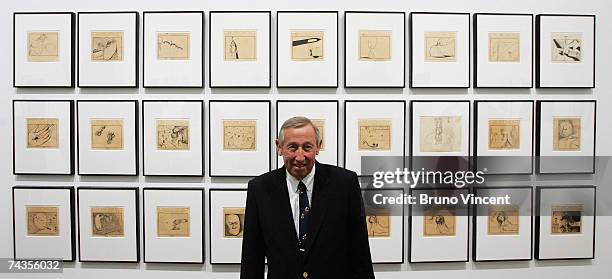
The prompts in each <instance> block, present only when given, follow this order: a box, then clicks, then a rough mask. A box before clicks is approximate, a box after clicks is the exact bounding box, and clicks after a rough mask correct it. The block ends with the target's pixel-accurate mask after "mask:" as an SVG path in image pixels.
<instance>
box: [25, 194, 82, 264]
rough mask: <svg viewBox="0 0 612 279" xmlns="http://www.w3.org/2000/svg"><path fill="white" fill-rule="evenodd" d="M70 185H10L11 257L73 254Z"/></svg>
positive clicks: (71, 257) (66, 258)
mask: <svg viewBox="0 0 612 279" xmlns="http://www.w3.org/2000/svg"><path fill="white" fill-rule="evenodd" d="M75 236H76V230H75V225H74V187H46V186H36V187H34V186H32V187H26V186H14V187H13V247H14V250H13V258H14V259H15V260H18V259H62V260H63V261H65V262H73V261H74V260H75V257H76V243H75V239H76V237H75Z"/></svg>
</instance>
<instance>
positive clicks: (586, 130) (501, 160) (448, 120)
mask: <svg viewBox="0 0 612 279" xmlns="http://www.w3.org/2000/svg"><path fill="white" fill-rule="evenodd" d="M339 104H340V103H339V101H337V100H322V101H297V100H291V101H289V100H287V101H281V100H279V101H277V102H276V108H275V111H276V120H275V122H276V127H277V129H278V128H279V127H281V126H282V123H283V122H284V121H285V120H286V119H289V118H290V117H293V116H296V115H303V116H306V117H308V118H310V119H312V120H313V123H314V124H315V126H317V128H318V129H319V130H320V131H321V134H322V139H323V145H322V147H321V150H320V152H319V154H318V156H317V159H318V160H319V161H320V162H322V163H328V164H332V165H339V154H340V153H339V149H340V148H341V147H340V140H339V133H340V132H339V131H340V128H339V127H340V118H339ZM204 105H205V103H204V101H202V100H163V101H160V100H144V101H142V104H141V110H142V119H139V113H138V112H139V108H140V106H139V101H135V100H134V101H108V100H99V101H94V100H79V101H76V111H77V112H76V114H77V116H76V118H77V120H76V121H75V120H74V118H75V117H74V114H75V112H74V111H75V105H74V101H71V100H49V101H45V100H14V101H13V129H14V130H13V153H14V161H13V173H14V174H17V175H19V174H63V175H72V174H74V169H75V160H74V157H75V156H74V155H73V150H74V149H75V148H74V141H75V135H76V142H77V148H76V150H77V157H78V159H77V161H78V174H79V175H138V173H139V156H138V154H139V150H140V148H139V135H140V133H141V131H140V129H139V126H140V125H142V146H143V147H142V154H143V162H144V163H143V170H144V175H145V176H203V175H204V171H203V169H204V141H205V140H204V135H205V126H204ZM534 106H535V109H534ZM471 107H472V103H471V102H470V101H424V100H419V101H411V102H410V109H409V112H410V114H409V117H407V115H406V101H404V100H386V101H365V100H362V101H354V100H349V101H345V102H344V125H343V128H344V146H343V147H342V148H344V152H343V153H344V165H343V166H344V167H345V168H347V169H350V170H353V171H355V172H357V174H358V175H360V176H370V175H372V170H368V169H365V168H364V166H365V165H364V160H367V158H372V157H381V158H382V160H387V161H388V160H391V161H393V163H391V165H389V164H387V168H388V169H391V170H394V169H395V168H411V169H416V170H418V169H421V165H420V163H419V161H418V159H421V158H440V157H448V158H462V159H465V160H464V162H465V164H460V167H458V168H459V169H465V170H467V169H469V168H470V166H469V160H468V159H467V158H469V156H471V155H472V154H473V155H474V157H475V160H474V164H473V167H474V170H483V169H486V170H487V172H486V173H487V174H532V173H533V155H534V146H535V156H536V159H537V160H536V162H537V165H538V166H537V173H539V174H550V173H594V172H595V138H596V101H595V100H581V101H579V100H571V101H569V100H546V101H536V102H534V101H531V100H524V101H521V100H513V101H508V100H505V101H504V100H489V101H482V100H480V101H474V112H473V113H474V115H475V116H474V117H472V109H471ZM534 110H535V114H536V116H535V117H534ZM271 113H272V106H271V101H269V100H244V101H238V100H233V101H223V100H211V101H209V102H208V127H207V129H208V148H209V151H208V152H209V162H208V168H209V175H210V176H211V177H253V176H257V175H260V174H262V173H265V172H268V171H270V170H271V168H272V165H273V164H272V158H273V156H272V149H271V148H272V146H273V145H274V144H273V140H272V129H271V118H272V116H271ZM471 120H473V121H471ZM75 123H76V133H75V132H74V130H75ZM139 123H142V124H139ZM407 125H409V136H410V141H409V146H410V148H409V151H408V153H406V142H408V141H407V140H406V135H407V133H406V126H407ZM472 129H473V131H474V134H473V136H472V132H471V130H472ZM534 134H535V140H534ZM471 138H473V139H471ZM471 142H472V143H473V144H470V143H471ZM471 149H473V151H472V150H471ZM404 156H408V158H409V159H410V160H405V158H404ZM391 158H396V159H397V158H400V160H394V159H391ZM282 164H283V161H282V158H281V157H278V158H277V166H279V167H280V166H282ZM423 167H425V168H426V169H429V168H430V167H427V166H423Z"/></svg>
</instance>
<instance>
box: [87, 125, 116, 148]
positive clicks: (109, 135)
mask: <svg viewBox="0 0 612 279" xmlns="http://www.w3.org/2000/svg"><path fill="white" fill-rule="evenodd" d="M91 132H92V133H91V148H92V149H100V150H110V149H123V120H122V119H92V120H91Z"/></svg>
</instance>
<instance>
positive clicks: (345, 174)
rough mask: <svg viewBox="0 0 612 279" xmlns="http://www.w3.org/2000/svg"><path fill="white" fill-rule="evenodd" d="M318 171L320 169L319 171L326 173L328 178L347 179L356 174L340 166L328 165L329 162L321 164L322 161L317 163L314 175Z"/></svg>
mask: <svg viewBox="0 0 612 279" xmlns="http://www.w3.org/2000/svg"><path fill="white" fill-rule="evenodd" d="M319 171H321V173H324V174H326V175H327V176H329V177H330V178H335V179H348V178H352V177H355V176H357V174H356V173H355V172H354V171H351V170H347V169H345V168H341V167H338V166H335V165H329V164H323V163H318V164H317V169H316V170H315V175H316V172H319Z"/></svg>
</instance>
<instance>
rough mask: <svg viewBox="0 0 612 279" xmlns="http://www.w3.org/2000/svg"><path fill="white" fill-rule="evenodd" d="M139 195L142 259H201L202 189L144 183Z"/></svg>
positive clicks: (192, 261) (197, 261) (186, 260)
mask: <svg viewBox="0 0 612 279" xmlns="http://www.w3.org/2000/svg"><path fill="white" fill-rule="evenodd" d="M142 198H143V201H142V205H143V216H144V217H143V218H144V223H143V224H144V225H143V235H144V238H143V242H144V262H145V263H204V189H202V188H163V187H156V188H152V187H145V188H143V191H142ZM172 247H181V248H180V249H172Z"/></svg>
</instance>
